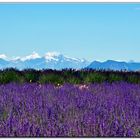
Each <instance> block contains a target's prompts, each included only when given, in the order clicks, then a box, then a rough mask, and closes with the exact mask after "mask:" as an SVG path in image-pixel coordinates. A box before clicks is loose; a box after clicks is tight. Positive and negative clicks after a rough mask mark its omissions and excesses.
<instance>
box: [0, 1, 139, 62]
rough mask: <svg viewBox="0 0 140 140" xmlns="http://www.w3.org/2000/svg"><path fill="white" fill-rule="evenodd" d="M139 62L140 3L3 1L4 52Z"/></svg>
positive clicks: (0, 40)
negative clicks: (54, 54) (53, 53)
mask: <svg viewBox="0 0 140 140" xmlns="http://www.w3.org/2000/svg"><path fill="white" fill-rule="evenodd" d="M33 51H35V52H37V53H39V54H40V55H44V54H45V53H46V52H51V51H53V52H54V51H55V52H60V53H62V54H65V55H67V56H70V57H77V58H86V59H87V60H90V61H92V60H100V61H105V60H107V59H112V60H125V61H129V60H134V61H140V4H107V3H106V4H97V3H96V4H95V3H94V4H86V3H81V4H80V3H79V4H76V3H75V4H72V3H71V4H64V3H59V4H51V3H50V4H49V3H48V4H39V3H38V4H37V3H36V4H35V3H34V4H33V3H32V4H16V3H15V4H0V54H5V55H7V56H25V55H29V54H31V53H32V52H33Z"/></svg>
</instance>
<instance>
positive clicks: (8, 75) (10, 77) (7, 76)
mask: <svg viewBox="0 0 140 140" xmlns="http://www.w3.org/2000/svg"><path fill="white" fill-rule="evenodd" d="M19 78H20V77H19V76H18V74H17V73H16V72H14V71H5V72H3V73H2V74H0V83H2V84H6V83H9V82H11V81H12V82H18V81H20V80H19Z"/></svg>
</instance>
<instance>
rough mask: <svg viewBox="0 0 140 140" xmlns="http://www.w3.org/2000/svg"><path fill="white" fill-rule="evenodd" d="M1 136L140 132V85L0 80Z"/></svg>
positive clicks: (111, 135) (120, 134)
mask: <svg viewBox="0 0 140 140" xmlns="http://www.w3.org/2000/svg"><path fill="white" fill-rule="evenodd" d="M0 136H1V137H5V136H6V137H12V136H16V137H41V136H42V137H59V136H60V137H63V136H64V137H74V136H75V137H83V136H86V137H139V136H140V85H139V84H130V83H126V82H118V83H112V84H111V83H101V84H96V83H95V84H88V85H72V84H64V85H61V86H54V85H51V84H42V85H41V84H37V83H24V84H17V83H9V84H4V85H0Z"/></svg>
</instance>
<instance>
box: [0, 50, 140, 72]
mask: <svg viewBox="0 0 140 140" xmlns="http://www.w3.org/2000/svg"><path fill="white" fill-rule="evenodd" d="M11 67H12V68H17V69H19V70H22V69H27V68H32V69H56V70H61V69H65V68H72V69H83V68H85V69H96V70H99V69H104V70H126V71H139V70H140V63H139V62H118V61H114V60H107V61H105V62H99V61H93V62H89V61H87V60H86V59H79V58H71V57H68V56H65V55H63V54H60V53H56V52H48V53H46V54H45V55H44V56H42V57H41V56H40V55H39V54H38V53H36V52H33V53H32V54H31V55H28V56H25V57H15V58H12V59H9V58H8V57H7V56H5V55H4V54H1V55H0V69H5V68H11Z"/></svg>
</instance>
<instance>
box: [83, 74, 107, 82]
mask: <svg viewBox="0 0 140 140" xmlns="http://www.w3.org/2000/svg"><path fill="white" fill-rule="evenodd" d="M105 80H106V77H105V76H104V75H103V74H100V73H90V74H87V76H86V78H85V83H101V82H104V81H105Z"/></svg>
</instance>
